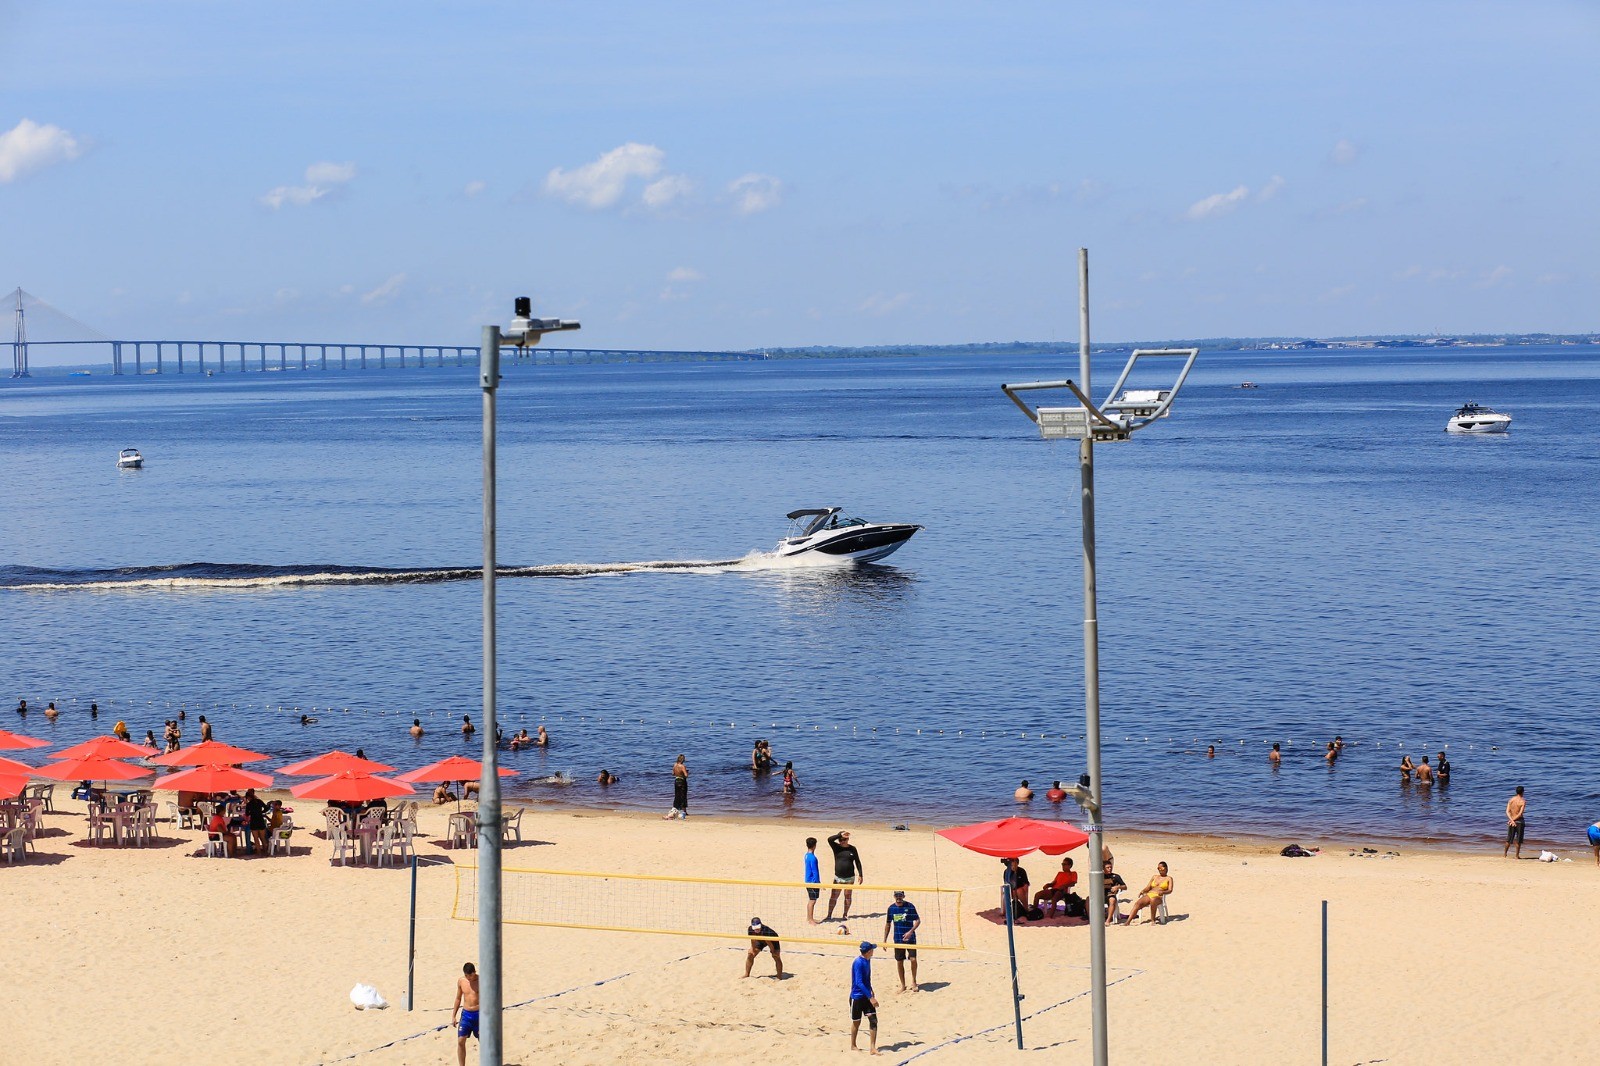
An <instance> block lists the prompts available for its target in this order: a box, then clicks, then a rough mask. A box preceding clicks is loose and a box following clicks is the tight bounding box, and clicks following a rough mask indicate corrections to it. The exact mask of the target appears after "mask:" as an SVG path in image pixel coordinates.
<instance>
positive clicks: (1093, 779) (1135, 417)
mask: <svg viewBox="0 0 1600 1066" xmlns="http://www.w3.org/2000/svg"><path fill="white" fill-rule="evenodd" d="M1078 327H1079V331H1078V380H1077V382H1073V381H1071V380H1070V379H1069V380H1065V381H1030V382H1027V383H1026V384H1019V385H1002V386H1000V388H1001V390H1002V391H1003V392H1005V394H1006V395H1007V396H1009V397H1010V398H1011V402H1012V403H1014V404H1016V405H1017V406H1018V407H1019V408H1021V409H1022V413H1023V414H1025V415H1027V416H1028V418H1029V419H1030V420H1031V421H1032V422H1033V423H1034V424H1035V425H1037V426H1038V427H1039V435H1040V436H1041V437H1043V438H1044V439H1045V440H1076V441H1077V442H1078V469H1079V475H1080V482H1081V490H1080V491H1081V495H1080V497H1079V499H1080V500H1081V502H1082V506H1083V695H1084V701H1083V705H1084V718H1085V721H1086V725H1087V729H1086V730H1085V733H1084V738H1085V747H1086V753H1085V754H1086V756H1087V761H1088V764H1089V772H1088V773H1087V774H1085V775H1084V778H1083V780H1081V781H1080V783H1079V784H1078V785H1076V786H1074V787H1073V788H1072V789H1071V791H1070V793H1069V794H1070V795H1071V796H1072V798H1073V800H1074V801H1075V802H1076V803H1077V804H1078V806H1080V807H1082V808H1083V811H1084V813H1085V814H1086V815H1087V816H1088V818H1089V825H1088V830H1089V863H1088V866H1089V869H1088V871H1087V876H1088V878H1089V980H1090V990H1091V999H1092V1005H1093V1011H1094V1026H1093V1038H1094V1062H1095V1066H1106V1064H1107V1062H1108V1061H1109V1058H1110V1052H1109V1041H1108V1039H1107V1036H1106V926H1105V908H1106V878H1105V867H1104V866H1103V864H1102V863H1101V861H1100V857H1101V855H1102V854H1104V853H1103V851H1102V850H1101V849H1102V846H1103V843H1104V840H1103V837H1102V832H1103V827H1104V816H1103V814H1102V811H1101V806H1100V804H1101V798H1102V791H1101V785H1102V780H1101V774H1100V622H1099V618H1098V616H1097V602H1096V601H1097V594H1096V590H1095V569H1094V565H1095V560H1094V445H1095V442H1096V441H1107V442H1109V441H1122V440H1128V439H1129V438H1130V437H1131V436H1132V435H1133V434H1134V433H1135V432H1136V431H1138V430H1141V429H1143V428H1145V427H1146V426H1148V425H1150V424H1152V423H1153V422H1155V421H1156V420H1157V419H1161V418H1166V417H1167V415H1168V414H1169V413H1170V411H1171V407H1172V401H1173V400H1174V399H1176V398H1177V395H1178V390H1179V389H1181V388H1183V383H1184V380H1185V379H1186V378H1188V376H1189V370H1190V368H1192V367H1193V366H1194V360H1195V356H1196V355H1198V354H1199V351H1200V350H1199V349H1198V348H1160V349H1137V350H1135V351H1134V352H1133V354H1132V355H1131V356H1130V357H1129V359H1128V363H1127V365H1126V366H1124V367H1123V368H1122V376H1121V377H1119V378H1117V383H1116V384H1115V385H1113V386H1112V388H1111V395H1110V398H1109V399H1108V400H1107V401H1106V402H1105V403H1103V404H1102V405H1101V406H1099V407H1096V406H1095V405H1094V401H1093V400H1091V399H1090V398H1089V395H1090V388H1089V250H1088V249H1087V248H1080V249H1078ZM1172 358H1180V359H1183V360H1184V363H1183V368H1182V369H1181V370H1179V371H1178V376H1177V379H1176V380H1175V381H1174V382H1173V383H1172V385H1171V386H1169V387H1167V388H1157V389H1129V388H1126V385H1127V383H1128V378H1129V376H1130V375H1131V374H1132V373H1133V371H1134V368H1135V367H1136V366H1137V365H1138V363H1139V361H1140V360H1141V359H1145V360H1149V359H1172ZM1046 389H1066V390H1067V391H1069V392H1071V393H1072V395H1073V397H1074V398H1075V399H1077V401H1078V403H1079V405H1080V406H1074V407H1038V408H1033V407H1029V406H1028V405H1027V403H1026V402H1025V401H1024V400H1023V399H1022V397H1021V396H1020V395H1018V394H1019V393H1023V392H1036V391H1040V390H1046Z"/></svg>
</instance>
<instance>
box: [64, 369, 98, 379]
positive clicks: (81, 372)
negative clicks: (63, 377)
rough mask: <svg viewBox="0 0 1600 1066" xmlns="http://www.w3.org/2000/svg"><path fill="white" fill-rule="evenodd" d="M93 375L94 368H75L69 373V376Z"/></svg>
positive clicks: (83, 376) (82, 376)
mask: <svg viewBox="0 0 1600 1066" xmlns="http://www.w3.org/2000/svg"><path fill="white" fill-rule="evenodd" d="M93 376H94V371H93V370H74V371H73V372H72V373H70V374H68V375H67V377H69V378H88V377H93Z"/></svg>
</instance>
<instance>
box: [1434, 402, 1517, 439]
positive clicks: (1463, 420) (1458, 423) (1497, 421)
mask: <svg viewBox="0 0 1600 1066" xmlns="http://www.w3.org/2000/svg"><path fill="white" fill-rule="evenodd" d="M1444 428H1445V431H1446V432H1448V433H1504V432H1506V431H1507V430H1509V429H1510V428H1511V416H1510V415H1508V414H1504V413H1502V412H1500V411H1496V410H1494V409H1493V408H1489V407H1483V406H1481V405H1479V404H1475V403H1467V404H1462V405H1461V407H1460V408H1459V409H1458V410H1457V411H1456V413H1455V414H1453V415H1451V416H1450V421H1449V422H1447V423H1445V427H1444Z"/></svg>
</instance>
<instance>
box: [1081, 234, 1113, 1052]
mask: <svg viewBox="0 0 1600 1066" xmlns="http://www.w3.org/2000/svg"><path fill="white" fill-rule="evenodd" d="M1089 362H1090V360H1089V249H1087V248H1079V249H1078V377H1079V378H1081V379H1082V381H1083V393H1084V395H1085V396H1087V395H1089V394H1090V392H1089V369H1090V368H1089ZM1078 477H1079V485H1080V490H1079V491H1080V493H1081V501H1082V504H1083V715H1084V724H1085V726H1086V727H1087V728H1086V729H1085V730H1084V737H1085V741H1084V746H1085V752H1084V755H1085V758H1086V759H1087V761H1088V770H1089V802H1088V803H1087V804H1085V806H1084V810H1085V811H1086V812H1087V813H1088V814H1089V817H1090V822H1089V987H1090V993H1089V998H1090V1006H1091V1008H1092V1010H1093V1014H1094V1024H1093V1031H1092V1036H1093V1040H1094V1062H1095V1066H1106V1064H1107V1063H1108V1062H1109V1061H1110V1050H1109V1049H1110V1044H1109V1042H1108V1038H1107V1036H1106V923H1105V920H1104V915H1105V912H1106V871H1105V864H1104V863H1103V862H1102V861H1101V856H1103V855H1104V854H1105V852H1104V850H1103V848H1104V844H1105V841H1104V839H1103V837H1102V836H1101V834H1102V831H1103V828H1104V825H1103V808H1102V807H1101V805H1100V797H1101V790H1100V784H1101V782H1100V619H1099V605H1098V593H1097V592H1096V589H1095V576H1094V436H1093V434H1090V435H1087V436H1085V437H1084V438H1083V439H1082V440H1080V441H1079V442H1078Z"/></svg>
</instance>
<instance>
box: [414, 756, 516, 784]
mask: <svg viewBox="0 0 1600 1066" xmlns="http://www.w3.org/2000/svg"><path fill="white" fill-rule="evenodd" d="M516 774H517V771H515V770H507V769H505V768H504V767H501V768H500V776H501V777H515V776H516ZM482 777H483V763H482V762H481V761H480V760H478V759H469V758H467V757H466V756H464V755H452V756H450V757H449V758H448V759H440V760H439V761H438V762H436V763H429V764H428V765H427V766H424V767H421V768H420V769H416V770H412V771H411V772H410V773H405V774H400V775H399V777H398V778H397V780H400V781H413V782H415V783H417V784H422V783H423V782H424V781H427V782H433V781H477V780H479V779H481V778H482Z"/></svg>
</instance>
